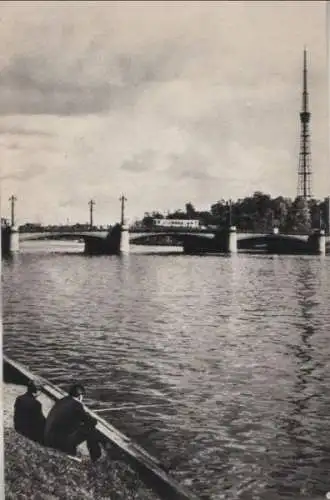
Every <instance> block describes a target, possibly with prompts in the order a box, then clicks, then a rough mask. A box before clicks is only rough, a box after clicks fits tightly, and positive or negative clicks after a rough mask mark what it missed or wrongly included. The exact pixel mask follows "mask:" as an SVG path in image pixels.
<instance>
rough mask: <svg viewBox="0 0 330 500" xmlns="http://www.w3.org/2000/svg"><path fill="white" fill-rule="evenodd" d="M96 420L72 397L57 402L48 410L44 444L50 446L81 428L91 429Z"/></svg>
mask: <svg viewBox="0 0 330 500" xmlns="http://www.w3.org/2000/svg"><path fill="white" fill-rule="evenodd" d="M95 424H96V420H95V419H94V418H93V417H92V416H91V415H89V414H88V413H87V412H86V411H85V410H84V407H83V405H82V404H81V403H80V402H79V401H76V400H75V399H74V398H73V397H72V396H65V397H64V398H62V399H60V400H59V401H57V402H56V403H55V404H54V406H53V408H52V409H51V410H50V412H49V414H48V416H47V419H46V427H45V442H46V444H49V445H50V446H52V445H53V444H56V443H57V442H58V439H60V441H63V439H65V437H69V436H70V435H72V434H74V433H75V432H77V431H78V430H79V428H81V427H82V426H84V427H86V428H93V427H94V426H95Z"/></svg>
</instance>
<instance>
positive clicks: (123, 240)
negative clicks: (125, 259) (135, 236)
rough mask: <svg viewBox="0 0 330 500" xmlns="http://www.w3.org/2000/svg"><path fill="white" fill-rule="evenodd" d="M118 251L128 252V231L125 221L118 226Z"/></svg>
mask: <svg viewBox="0 0 330 500" xmlns="http://www.w3.org/2000/svg"><path fill="white" fill-rule="evenodd" d="M120 253H121V254H128V253H129V232H128V225H127V224H125V223H124V224H121V226H120Z"/></svg>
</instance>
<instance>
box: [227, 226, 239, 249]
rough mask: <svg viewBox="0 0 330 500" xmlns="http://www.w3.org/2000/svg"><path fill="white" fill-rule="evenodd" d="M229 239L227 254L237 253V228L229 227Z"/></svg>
mask: <svg viewBox="0 0 330 500" xmlns="http://www.w3.org/2000/svg"><path fill="white" fill-rule="evenodd" d="M227 238H228V241H227V252H228V253H237V231H236V227H235V226H230V227H229V229H228V235H227Z"/></svg>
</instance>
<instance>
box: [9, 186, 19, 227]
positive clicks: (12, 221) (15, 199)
mask: <svg viewBox="0 0 330 500" xmlns="http://www.w3.org/2000/svg"><path fill="white" fill-rule="evenodd" d="M9 201H10V205H11V226H12V227H14V226H15V201H17V198H16V196H15V195H13V194H12V195H11V197H10V198H9Z"/></svg>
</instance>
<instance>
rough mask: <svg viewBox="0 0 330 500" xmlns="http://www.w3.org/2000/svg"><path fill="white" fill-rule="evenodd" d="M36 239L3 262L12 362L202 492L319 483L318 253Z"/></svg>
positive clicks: (329, 358) (328, 389)
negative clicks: (91, 252) (113, 251)
mask: <svg viewBox="0 0 330 500" xmlns="http://www.w3.org/2000/svg"><path fill="white" fill-rule="evenodd" d="M46 244H47V245H49V243H46ZM42 245H43V246H45V242H43V243H42V244H41V243H39V244H37V243H34V244H33V243H31V242H30V243H25V246H24V247H23V251H22V252H21V253H20V254H19V255H18V256H16V257H15V259H13V260H12V261H3V268H2V275H3V282H2V287H3V324H4V339H3V344H4V351H5V352H6V353H7V354H8V355H9V356H11V357H12V358H14V359H15V360H17V361H19V362H21V363H24V364H25V365H27V366H29V367H30V369H32V370H34V371H35V372H37V373H38V374H40V375H42V376H44V377H47V378H48V379H49V380H51V381H52V382H54V383H57V384H59V385H60V386H61V387H63V388H67V387H68V385H69V384H70V383H71V382H72V381H73V380H79V381H80V382H82V383H84V385H85V386H86V388H87V392H88V397H89V401H90V404H91V406H92V407H93V408H95V409H97V410H102V412H101V413H100V414H101V415H102V416H103V417H104V418H106V419H108V420H109V421H111V423H112V424H113V425H115V426H117V427H118V428H120V429H121V430H122V431H124V432H125V433H127V434H128V435H129V436H131V437H133V438H134V439H135V440H136V441H138V442H139V443H141V444H142V445H143V446H144V447H145V448H146V449H147V450H149V451H151V452H152V453H153V454H154V455H156V456H157V457H158V458H159V459H160V460H161V461H162V462H163V463H164V464H165V465H166V467H168V468H169V471H170V473H171V474H172V475H173V476H174V477H175V478H176V479H177V480H179V481H180V482H181V483H182V484H185V485H186V486H188V487H189V488H190V489H191V490H192V491H194V492H195V493H196V494H198V495H199V496H200V497H201V498H210V499H212V500H220V499H236V498H237V499H242V500H243V499H244V500H249V499H251V500H252V499H262V500H263V499H270V500H271V499H290V498H297V495H298V494H302V495H311V494H312V495H316V494H321V495H324V494H325V492H326V491H328V490H330V473H329V471H330V418H329V413H330V331H329V330H330V329H329V326H330V321H329V304H330V280H329V277H330V258H329V257H322V256H321V257H319V256H306V257H305V256H300V257H296V256H292V257H291V256H262V255H236V256H232V257H228V256H203V257H198V256H185V255H183V254H180V253H178V252H177V251H175V250H173V251H172V250H169V251H164V249H163V251H162V252H160V251H157V250H155V249H150V248H147V249H146V248H144V250H143V249H142V251H139V252H138V251H137V249H136V248H135V249H133V252H132V253H131V254H130V255H129V256H126V257H122V258H119V257H116V256H113V257H106V256H104V257H103V256H101V257H93V258H90V257H86V256H84V255H82V254H80V253H78V252H77V250H79V249H80V247H79V248H78V247H72V244H68V243H66V244H64V243H61V244H59V243H57V247H56V248H55V247H54V246H53V247H51V249H52V251H51V249H50V248H49V247H48V250H47V251H46V248H43V246H42ZM146 250H147V251H146ZM125 406H129V407H130V409H125V408H124V407H125ZM133 407H134V409H132V408H133Z"/></svg>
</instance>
